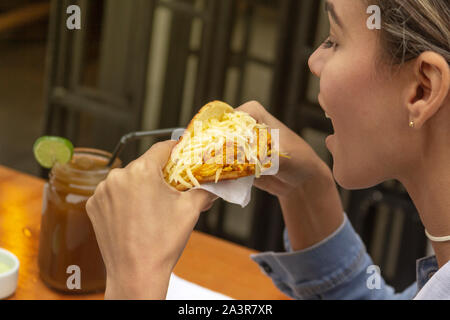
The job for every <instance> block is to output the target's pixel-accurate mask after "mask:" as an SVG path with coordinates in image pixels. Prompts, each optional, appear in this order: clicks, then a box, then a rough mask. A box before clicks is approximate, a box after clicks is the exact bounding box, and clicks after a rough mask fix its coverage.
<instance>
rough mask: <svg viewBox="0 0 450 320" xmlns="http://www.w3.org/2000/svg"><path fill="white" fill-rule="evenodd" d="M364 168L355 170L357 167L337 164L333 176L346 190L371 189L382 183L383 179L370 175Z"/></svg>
mask: <svg viewBox="0 0 450 320" xmlns="http://www.w3.org/2000/svg"><path fill="white" fill-rule="evenodd" d="M363 171H364V170H361V171H360V170H355V168H345V169H343V168H339V167H338V166H336V164H335V165H334V166H333V176H334V179H335V180H336V183H337V184H339V185H340V186H341V187H342V188H344V189H346V190H362V189H369V188H372V187H375V186H377V185H378V184H380V183H382V182H383V180H379V179H376V178H375V177H370V176H369V175H367V172H366V173H364V172H363Z"/></svg>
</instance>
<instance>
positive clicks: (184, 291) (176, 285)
mask: <svg viewBox="0 0 450 320" xmlns="http://www.w3.org/2000/svg"><path fill="white" fill-rule="evenodd" d="M166 300H233V299H232V298H230V297H228V296H226V295H223V294H221V293H218V292H215V291H212V290H210V289H207V288H204V287H202V286H199V285H198V284H195V283H192V282H189V281H187V280H184V279H181V278H180V277H178V276H176V275H175V274H174V273H172V274H171V276H170V282H169V289H168V290H167V295H166Z"/></svg>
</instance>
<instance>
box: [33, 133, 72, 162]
mask: <svg viewBox="0 0 450 320" xmlns="http://www.w3.org/2000/svg"><path fill="white" fill-rule="evenodd" d="M33 153H34V157H35V158H36V161H37V162H39V164H40V165H41V166H43V167H44V168H47V169H51V168H52V167H53V166H54V164H55V163H56V162H59V163H62V164H64V163H67V162H69V161H70V160H71V159H72V155H73V144H72V142H70V141H69V140H67V139H66V138H61V137H50V136H44V137H40V138H39V139H37V140H36V142H35V143H34V146H33Z"/></svg>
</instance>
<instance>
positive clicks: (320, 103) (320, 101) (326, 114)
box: [318, 94, 331, 119]
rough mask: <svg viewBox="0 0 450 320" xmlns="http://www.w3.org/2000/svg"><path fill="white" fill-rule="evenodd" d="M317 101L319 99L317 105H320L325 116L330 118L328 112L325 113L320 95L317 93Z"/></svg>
mask: <svg viewBox="0 0 450 320" xmlns="http://www.w3.org/2000/svg"><path fill="white" fill-rule="evenodd" d="M318 101H319V105H320V107H321V108H322V109H323V111H325V117H326V118H327V119H331V117H330V116H329V115H328V113H327V110H325V108H324V107H323V102H322V99H321V97H320V94H319V96H318Z"/></svg>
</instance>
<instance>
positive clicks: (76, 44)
mask: <svg viewBox="0 0 450 320" xmlns="http://www.w3.org/2000/svg"><path fill="white" fill-rule="evenodd" d="M72 4H75V5H78V6H79V7H80V9H81V29H79V30H69V29H68V28H67V27H66V21H67V19H68V17H69V16H70V14H68V13H67V11H66V10H67V8H68V6H70V5H72ZM327 35H328V20H327V17H326V14H325V11H324V9H323V1H318V0H223V1H219V0H127V1H121V0H79V1H67V0H53V1H37V0H0V70H1V72H0V165H4V166H8V167H11V168H14V169H17V170H19V171H22V172H26V173H29V174H33V175H36V176H41V177H46V174H47V173H46V172H45V171H41V169H40V168H39V167H38V165H37V164H36V163H35V161H34V158H33V155H32V145H33V143H34V141H35V140H36V138H37V137H39V136H41V135H44V134H47V135H48V134H52V135H60V136H64V137H67V138H69V139H71V140H72V141H73V143H74V145H76V146H84V147H95V148H100V149H104V150H107V151H112V150H113V149H114V146H115V145H116V143H117V142H118V141H119V139H120V137H121V136H122V135H124V134H125V133H128V132H131V131H138V130H152V129H159V128H172V127H185V126H186V125H187V123H188V122H189V120H190V119H191V118H192V116H193V115H194V114H195V113H196V112H197V111H198V110H199V108H200V107H201V106H203V105H204V104H205V103H207V102H209V101H210V100H214V99H221V100H224V101H226V102H228V103H229V104H231V105H233V106H239V105H240V104H242V103H244V102H246V101H248V100H258V101H259V102H261V103H262V104H263V105H264V106H265V107H266V108H267V109H268V110H269V111H270V112H271V113H272V114H274V115H275V116H276V117H277V118H279V119H280V120H282V121H283V122H284V123H286V124H287V125H288V126H289V127H290V128H292V129H293V130H295V131H296V132H297V133H298V134H300V135H301V136H302V137H303V138H304V139H305V140H306V141H308V142H309V143H310V144H311V145H312V146H313V148H314V149H315V150H316V152H317V153H318V154H319V155H320V156H321V157H322V159H323V160H324V161H326V162H327V163H328V164H329V165H330V166H332V158H331V156H330V154H329V153H328V151H327V149H326V147H325V144H324V141H325V137H326V136H327V135H329V134H330V133H332V127H331V123H330V122H329V120H327V119H326V118H325V116H324V113H323V112H322V111H321V109H320V107H319V106H318V104H317V101H316V97H317V94H318V80H317V79H315V78H314V77H313V76H312V75H311V74H310V72H309V69H308V66H307V60H308V57H309V55H310V54H311V53H312V52H313V51H314V48H316V47H317V46H318V45H320V43H321V42H322V41H323V40H325V38H326V37H327ZM155 142H156V140H155V139H148V140H145V141H140V142H139V143H134V144H131V145H129V146H128V147H127V149H126V151H125V153H124V154H123V157H122V158H123V160H124V161H125V163H126V162H128V161H130V160H132V159H135V158H137V157H138V156H139V155H140V154H142V153H143V152H145V151H146V150H147V149H148V148H149V147H150V146H151V145H152V144H153V143H155ZM339 191H340V193H341V196H342V200H343V202H344V207H345V210H346V212H347V214H348V216H349V218H350V220H351V221H352V223H353V225H354V227H355V229H356V230H357V231H358V232H359V234H360V235H361V237H362V239H363V241H364V243H365V244H366V246H367V248H368V250H369V252H370V254H371V255H372V258H373V259H374V262H375V263H376V264H377V265H379V266H380V267H381V271H382V273H383V275H384V277H385V279H386V280H387V282H388V283H390V284H391V285H393V286H394V287H395V288H396V289H398V290H401V289H404V288H405V287H406V286H407V285H409V284H411V283H412V282H413V281H414V280H415V261H416V259H417V258H420V257H422V256H424V255H426V254H427V253H429V252H430V249H429V246H428V245H427V242H426V240H425V237H424V235H423V227H422V226H421V224H420V221H419V219H418V216H417V213H416V210H415V208H414V206H413V204H412V202H411V200H410V198H409V196H408V195H407V194H406V192H405V190H404V188H403V186H402V185H400V184H399V183H398V182H397V181H389V182H386V183H384V184H382V185H380V186H377V187H376V188H371V189H368V190H359V191H351V192H350V191H347V190H343V189H341V188H340V189H339ZM299 205H301V204H299ZM0 209H1V208H0ZM196 228H197V229H198V230H200V231H203V232H207V233H209V234H213V235H215V236H218V237H221V238H224V239H227V240H230V241H233V242H236V243H238V244H242V245H245V246H247V247H251V248H254V249H257V250H264V251H266V250H272V251H281V250H283V242H282V233H283V230H284V225H283V220H282V216H281V211H280V208H279V205H278V202H277V199H276V198H274V197H272V196H270V195H267V194H265V193H263V192H260V191H258V190H256V189H255V190H253V195H252V201H251V203H250V205H249V206H248V207H246V208H245V209H242V208H241V207H239V206H235V205H230V204H227V203H224V202H221V201H218V202H217V203H216V204H215V205H214V207H213V208H212V209H211V210H210V212H209V213H207V214H203V215H202V217H201V219H200V221H199V223H198V225H197V227H196Z"/></svg>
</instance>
